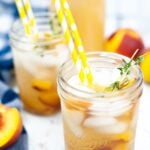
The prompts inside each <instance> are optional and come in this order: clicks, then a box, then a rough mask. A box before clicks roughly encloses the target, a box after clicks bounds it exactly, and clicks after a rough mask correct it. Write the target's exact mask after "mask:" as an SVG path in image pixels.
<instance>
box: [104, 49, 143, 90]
mask: <svg viewBox="0 0 150 150" xmlns="http://www.w3.org/2000/svg"><path fill="white" fill-rule="evenodd" d="M138 51H139V49H137V50H136V51H135V52H134V54H133V55H132V57H131V60H130V61H129V62H127V61H126V60H124V59H123V65H122V67H119V68H117V69H118V70H119V71H120V78H119V79H118V80H117V81H115V82H113V83H112V84H111V85H110V86H109V87H107V88H106V91H114V90H120V89H122V88H123V87H125V86H126V85H127V84H128V83H129V79H128V75H129V74H130V68H131V66H132V65H139V64H140V63H141V62H142V61H143V56H139V57H138V58H137V59H136V60H135V61H133V59H134V57H135V55H136V54H137V53H138Z"/></svg>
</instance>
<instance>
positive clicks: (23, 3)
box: [15, 0, 37, 36]
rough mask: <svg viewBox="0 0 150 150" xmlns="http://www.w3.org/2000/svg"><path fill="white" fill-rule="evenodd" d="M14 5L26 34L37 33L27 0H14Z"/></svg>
mask: <svg viewBox="0 0 150 150" xmlns="http://www.w3.org/2000/svg"><path fill="white" fill-rule="evenodd" d="M15 2H16V6H17V9H18V12H19V15H20V19H21V20H22V23H23V26H24V29H25V33H26V35H27V36H31V35H33V34H36V33H37V29H36V23H35V18H34V15H33V12H32V9H31V6H30V2H29V0H15Z"/></svg>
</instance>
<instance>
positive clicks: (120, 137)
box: [115, 131, 133, 142]
mask: <svg viewBox="0 0 150 150" xmlns="http://www.w3.org/2000/svg"><path fill="white" fill-rule="evenodd" d="M132 137H133V133H132V132H131V131H126V132H123V133H120V134H117V135H116V137H115V138H116V140H123V141H125V142H128V141H130V140H131V139H132Z"/></svg>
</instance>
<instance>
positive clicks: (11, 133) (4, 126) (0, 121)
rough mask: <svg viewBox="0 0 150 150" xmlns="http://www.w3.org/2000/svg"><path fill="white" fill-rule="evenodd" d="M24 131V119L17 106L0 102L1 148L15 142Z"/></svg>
mask: <svg viewBox="0 0 150 150" xmlns="http://www.w3.org/2000/svg"><path fill="white" fill-rule="evenodd" d="M21 131H22V119H21V115H20V113H19V111H18V110H17V109H16V108H9V107H6V106H5V105H2V104H0V149H1V148H5V147H7V146H10V145H11V144H12V143H14V142H15V141H16V140H17V139H18V137H19V135H20V133H21Z"/></svg>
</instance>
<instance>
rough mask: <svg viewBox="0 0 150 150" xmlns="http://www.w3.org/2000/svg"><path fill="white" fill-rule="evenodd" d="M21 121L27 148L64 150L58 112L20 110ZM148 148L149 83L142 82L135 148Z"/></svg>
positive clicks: (146, 149) (138, 149) (149, 138)
mask: <svg viewBox="0 0 150 150" xmlns="http://www.w3.org/2000/svg"><path fill="white" fill-rule="evenodd" d="M22 116H23V122H24V125H25V127H26V130H27V131H28V135H29V150H64V139H63V128H62V120H61V114H60V112H59V113H57V114H56V115H54V116H49V117H41V116H35V115H32V114H29V113H27V112H25V111H22ZM149 149H150V85H146V84H144V91H143V96H142V99H141V104H140V110H139V120H138V127H137V136H136V146H135V150H149Z"/></svg>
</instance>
